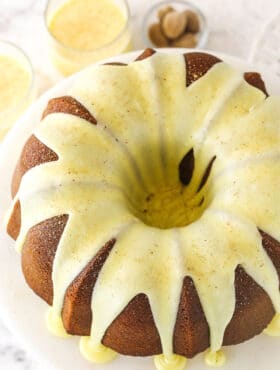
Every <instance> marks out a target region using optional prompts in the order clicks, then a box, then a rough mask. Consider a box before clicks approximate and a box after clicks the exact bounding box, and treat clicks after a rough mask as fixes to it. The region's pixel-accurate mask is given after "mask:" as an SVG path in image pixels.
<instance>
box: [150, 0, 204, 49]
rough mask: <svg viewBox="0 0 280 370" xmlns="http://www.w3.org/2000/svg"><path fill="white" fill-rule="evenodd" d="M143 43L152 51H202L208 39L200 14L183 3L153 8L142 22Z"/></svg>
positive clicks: (192, 7)
mask: <svg viewBox="0 0 280 370" xmlns="http://www.w3.org/2000/svg"><path fill="white" fill-rule="evenodd" d="M143 38H144V43H145V44H146V45H147V46H149V47H154V48H168V47H174V48H191V49H196V48H198V49H203V48H205V46H206V43H207V39H208V27H207V22H206V19H205V17H204V15H203V14H202V12H201V11H200V10H199V9H198V8H197V7H196V6H195V5H193V4H192V3H190V2H188V1H184V0H176V1H161V2H159V3H156V4H154V5H153V6H152V7H151V8H150V9H149V10H148V12H147V14H146V16H145V17H144V20H143Z"/></svg>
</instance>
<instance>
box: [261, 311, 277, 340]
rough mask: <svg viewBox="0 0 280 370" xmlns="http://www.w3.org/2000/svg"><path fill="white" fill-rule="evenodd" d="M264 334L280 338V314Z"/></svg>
mask: <svg viewBox="0 0 280 370" xmlns="http://www.w3.org/2000/svg"><path fill="white" fill-rule="evenodd" d="M264 333H265V334H267V335H270V336H272V337H280V314H276V315H275V316H274V318H273V320H272V321H271V323H270V324H269V325H268V327H267V328H266V329H265V330H264Z"/></svg>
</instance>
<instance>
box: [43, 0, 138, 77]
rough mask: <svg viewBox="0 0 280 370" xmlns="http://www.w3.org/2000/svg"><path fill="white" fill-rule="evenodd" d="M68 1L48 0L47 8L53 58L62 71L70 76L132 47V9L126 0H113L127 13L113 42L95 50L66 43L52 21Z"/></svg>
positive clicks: (47, 22) (46, 16)
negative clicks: (60, 38)
mask: <svg viewBox="0 0 280 370" xmlns="http://www.w3.org/2000/svg"><path fill="white" fill-rule="evenodd" d="M68 1H69V0H48V3H47V7H46V10H45V24H46V28H47V30H48V35H49V42H50V53H51V58H52V61H53V63H54V65H55V66H56V68H57V69H58V71H59V72H60V73H62V74H63V75H65V76H68V75H70V74H72V73H74V72H77V71H79V70H81V69H82V68H84V67H86V66H87V65H89V64H92V63H94V62H97V61H99V60H102V59H106V58H109V57H111V56H114V55H118V54H121V53H124V52H127V51H130V50H131V49H132V42H131V28H130V26H131V25H130V10H129V6H128V3H127V1H126V0H112V2H113V3H114V4H115V5H117V6H118V7H119V8H120V9H121V11H122V12H123V14H124V15H125V19H126V21H125V25H124V27H123V29H122V30H121V32H120V33H119V34H117V35H116V36H115V38H114V39H113V40H112V41H111V42H109V43H107V44H105V45H102V46H101V47H98V48H95V49H93V50H81V49H76V48H71V47H69V46H66V45H64V44H63V43H62V42H61V41H60V40H58V39H57V38H56V37H55V36H54V35H53V33H52V32H51V30H50V21H51V20H52V17H53V15H54V14H55V13H56V11H57V10H58V9H59V8H60V7H61V6H63V5H64V4H65V3H67V2H68ZM99 1H100V0H99ZM81 22H82V19H81Z"/></svg>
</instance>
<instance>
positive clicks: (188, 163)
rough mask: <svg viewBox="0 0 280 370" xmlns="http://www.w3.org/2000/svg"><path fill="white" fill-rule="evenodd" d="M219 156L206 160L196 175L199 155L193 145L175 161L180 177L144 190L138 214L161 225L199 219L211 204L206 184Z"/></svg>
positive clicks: (167, 227) (148, 221)
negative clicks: (178, 160)
mask: <svg viewBox="0 0 280 370" xmlns="http://www.w3.org/2000/svg"><path fill="white" fill-rule="evenodd" d="M215 159H216V157H213V158H212V159H211V160H210V161H209V162H208V163H206V164H205V166H204V171H202V172H201V173H200V175H199V174H197V176H194V175H195V171H196V165H195V156H194V150H193V149H190V150H189V151H188V152H187V153H186V154H185V155H184V156H183V158H182V159H181V161H180V162H179V163H177V164H176V165H175V166H176V167H177V168H178V171H177V176H176V178H175V179H171V181H168V184H155V186H154V187H153V190H152V191H151V192H147V193H145V194H143V196H142V197H140V198H141V200H140V201H139V203H138V205H137V209H135V207H134V213H135V215H136V216H137V217H138V218H139V219H141V220H142V221H143V222H144V223H145V224H147V225H149V226H153V227H157V228H160V229H170V228H175V227H184V226H187V225H189V224H191V223H193V222H195V221H196V220H198V219H199V218H200V217H201V215H202V214H203V212H204V210H205V209H206V207H207V204H208V201H207V199H208V196H207V190H206V187H205V185H206V183H207V181H208V179H209V177H210V174H211V171H212V167H213V164H214V162H215ZM200 168H201V167H200ZM198 171H201V169H200V170H198ZM169 180H170V179H169Z"/></svg>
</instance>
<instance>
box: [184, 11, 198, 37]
mask: <svg viewBox="0 0 280 370" xmlns="http://www.w3.org/2000/svg"><path fill="white" fill-rule="evenodd" d="M184 13H185V16H186V17H187V19H188V22H187V28H186V31H187V32H192V33H197V32H199V30H200V22H199V18H198V15H197V14H196V13H195V12H193V11H192V10H185V11H184Z"/></svg>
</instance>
